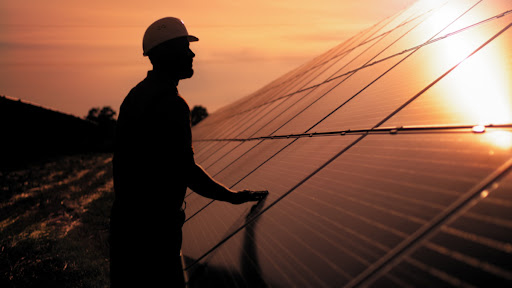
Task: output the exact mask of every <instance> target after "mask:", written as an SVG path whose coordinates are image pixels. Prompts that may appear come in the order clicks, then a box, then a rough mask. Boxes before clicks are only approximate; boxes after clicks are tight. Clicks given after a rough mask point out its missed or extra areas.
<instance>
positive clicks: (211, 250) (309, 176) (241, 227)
mask: <svg viewBox="0 0 512 288" xmlns="http://www.w3.org/2000/svg"><path fill="white" fill-rule="evenodd" d="M364 136H365V135H363V136H361V137H359V138H357V139H356V140H355V141H354V142H353V143H351V144H350V145H349V146H347V147H345V148H344V149H343V150H342V151H340V152H339V153H337V154H336V155H335V156H334V157H332V158H331V159H329V160H328V161H327V162H326V163H324V164H323V165H322V166H320V167H319V168H318V169H316V170H315V171H314V172H313V173H311V174H310V175H308V176H307V177H306V178H305V179H302V180H301V181H300V182H299V183H298V184H296V185H295V186H293V187H292V188H291V189H290V190H289V191H288V192H286V193H285V194H283V195H282V196H281V197H279V198H278V199H277V200H276V201H274V202H273V203H271V204H270V205H268V206H267V207H266V208H264V209H263V210H262V211H260V212H259V213H258V214H257V215H254V217H253V218H252V219H250V220H249V221H247V223H246V224H245V225H242V226H240V227H239V228H238V229H236V230H235V231H234V232H233V233H231V234H230V235H228V236H227V237H226V238H224V239H222V240H221V241H220V242H219V243H217V244H216V245H215V246H214V247H212V248H211V249H210V250H208V251H207V252H206V253H205V254H204V255H203V256H201V257H199V259H197V260H196V261H195V262H194V264H196V263H198V262H199V261H200V260H202V259H203V258H204V257H206V256H207V255H209V254H210V253H211V252H213V251H215V250H216V249H217V248H218V247H220V246H221V245H222V244H223V243H225V242H226V241H227V240H229V239H230V238H231V237H233V236H234V235H235V234H236V233H238V232H240V231H241V230H243V229H244V228H245V226H247V225H248V224H250V223H251V222H252V221H253V220H254V219H256V218H257V217H259V216H260V215H262V214H263V213H265V212H266V211H267V210H268V209H270V208H271V207H272V206H274V205H275V204H276V203H277V202H279V201H280V200H281V199H283V198H284V197H286V195H288V194H289V193H291V192H292V191H293V190H295V188H297V187H299V186H300V185H302V184H303V183H304V182H306V181H307V180H308V179H310V178H311V177H313V176H314V175H315V174H316V173H318V172H319V171H320V170H322V169H323V168H324V167H325V166H327V165H328V164H329V163H331V162H332V161H334V160H335V159H336V158H337V157H338V156H339V155H341V154H342V153H343V152H345V151H346V150H348V149H349V148H350V147H352V146H353V145H355V144H356V143H357V142H359V141H360V140H362V138H364ZM281 151H282V150H281ZM274 156H275V155H274ZM260 166H261V165H260ZM253 171H254V170H253ZM253 171H252V172H253ZM252 172H251V173H252ZM247 176H248V175H246V177H247ZM194 264H192V265H190V266H189V267H191V266H193V265H194ZM187 269H188V268H187Z"/></svg>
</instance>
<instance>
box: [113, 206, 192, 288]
mask: <svg viewBox="0 0 512 288" xmlns="http://www.w3.org/2000/svg"><path fill="white" fill-rule="evenodd" d="M177 217H179V218H180V219H172V220H171V221H161V219H158V221H155V219H151V220H152V221H149V220H148V219H136V220H133V221H130V220H128V221H126V220H127V219H130V218H133V217H123V215H113V216H112V218H111V224H110V225H111V227H110V231H111V233H110V281H111V287H112V288H120V287H180V288H182V287H184V286H185V284H184V277H183V269H182V265H181V256H180V250H181V243H182V232H181V226H182V225H183V220H182V219H181V218H182V216H181V215H180V216H177ZM123 218H124V219H123ZM183 218H184V215H183Z"/></svg>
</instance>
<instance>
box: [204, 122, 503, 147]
mask: <svg viewBox="0 0 512 288" xmlns="http://www.w3.org/2000/svg"><path fill="white" fill-rule="evenodd" d="M499 128H512V124H486V125H480V124H478V123H474V124H466V125H462V124H461V125H449V124H447V125H444V124H439V125H411V126H384V127H375V128H368V129H346V130H336V131H325V132H310V133H297V134H280V135H270V136H259V137H254V138H243V139H240V138H229V139H203V140H197V142H208V143H209V142H246V141H258V140H272V139H284V138H286V139H289V138H305V137H324V136H344V135H352V134H366V133H368V134H398V133H431V132H435V133H437V132H445V133H467V132H473V133H484V132H485V131H486V130H487V129H491V130H492V129H499ZM478 129H483V130H484V131H475V130H478Z"/></svg>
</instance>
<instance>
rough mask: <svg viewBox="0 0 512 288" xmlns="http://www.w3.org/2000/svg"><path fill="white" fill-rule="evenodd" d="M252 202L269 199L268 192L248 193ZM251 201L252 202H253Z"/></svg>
mask: <svg viewBox="0 0 512 288" xmlns="http://www.w3.org/2000/svg"><path fill="white" fill-rule="evenodd" d="M247 192H249V196H250V197H249V198H250V199H251V200H252V201H259V200H262V199H264V198H265V197H267V195H268V191H247ZM251 200H250V201H251Z"/></svg>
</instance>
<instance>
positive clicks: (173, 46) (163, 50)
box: [148, 37, 195, 80]
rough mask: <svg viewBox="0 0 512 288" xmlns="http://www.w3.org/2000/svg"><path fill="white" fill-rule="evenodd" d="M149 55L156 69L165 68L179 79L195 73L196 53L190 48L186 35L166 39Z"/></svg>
mask: <svg viewBox="0 0 512 288" xmlns="http://www.w3.org/2000/svg"><path fill="white" fill-rule="evenodd" d="M148 56H149V58H150V60H151V63H153V67H154V68H155V69H158V70H164V71H166V72H168V73H170V74H171V75H173V76H174V77H176V78H177V79H179V80H181V79H187V78H190V77H192V75H194V69H193V68H192V62H193V58H194V57H195V54H194V52H192V50H190V43H189V41H188V39H187V38H186V37H180V38H176V39H172V40H169V41H166V42H164V43H162V44H160V45H158V46H157V47H155V48H153V49H152V50H151V51H150V52H149V55H148Z"/></svg>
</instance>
